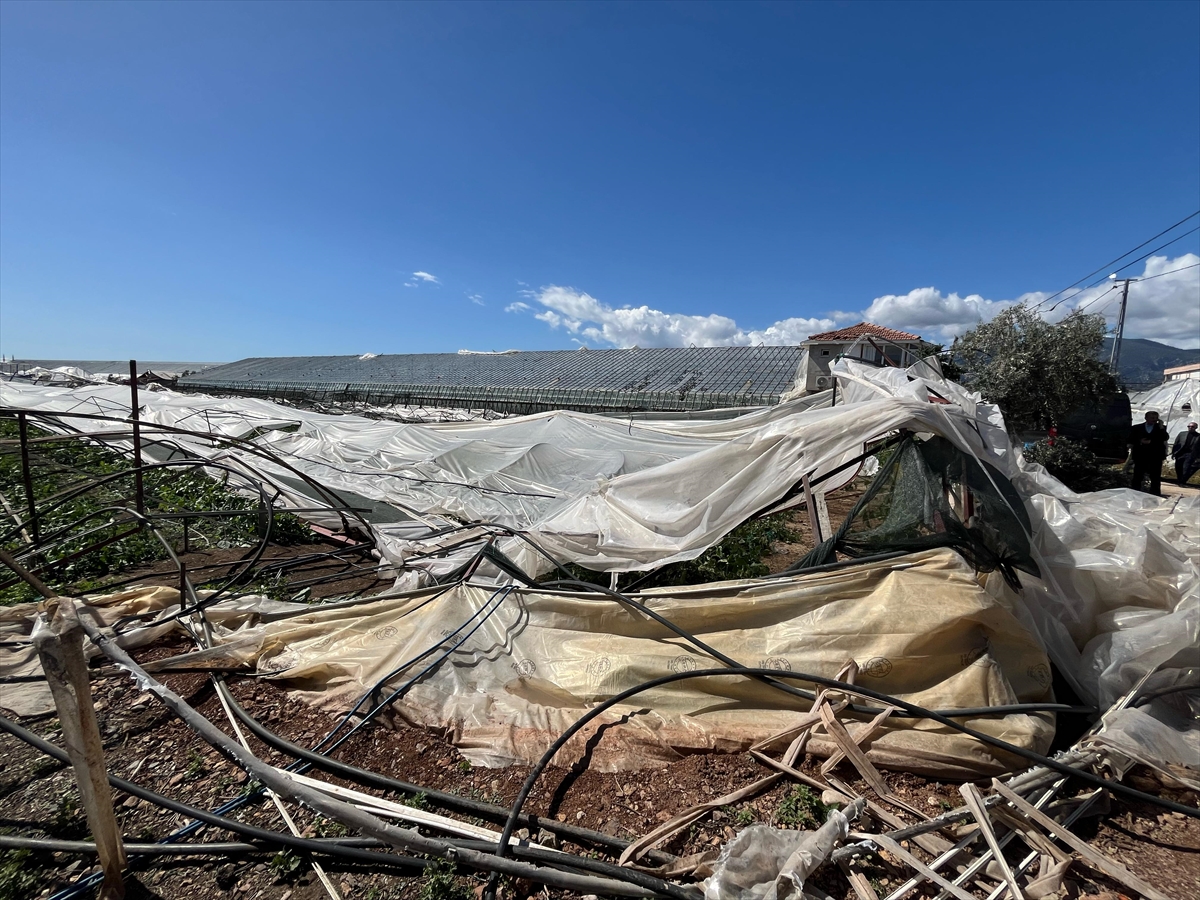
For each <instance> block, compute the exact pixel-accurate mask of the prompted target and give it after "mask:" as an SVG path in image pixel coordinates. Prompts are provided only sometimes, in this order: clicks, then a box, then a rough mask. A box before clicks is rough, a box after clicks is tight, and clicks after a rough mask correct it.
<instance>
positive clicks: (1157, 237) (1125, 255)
mask: <svg viewBox="0 0 1200 900" xmlns="http://www.w3.org/2000/svg"><path fill="white" fill-rule="evenodd" d="M1196 216H1200V210H1196V212H1194V213H1192V214H1191V215H1190V216H1184V217H1183V218H1182V219H1180V220H1179V221H1178V222H1176V223H1175V224H1174V225H1172V226H1171V227H1170V228H1164V229H1163V230H1162V231H1160V232H1159V233H1158V234H1156V235H1154V237H1151V238H1147V239H1146V240H1144V241H1142V242H1141V243H1140V244H1138V245H1137V246H1136V247H1134V248H1133V249H1132V250H1126V251H1125V252H1124V253H1122V254H1121V255H1120V256H1118V257H1117V258H1116V259H1114V260H1111V261H1110V262H1106V263H1105V264H1104V265H1102V266H1100V268H1098V269H1096V270H1095V271H1092V272H1089V273H1088V274H1086V275H1084V276H1083V277H1082V278H1078V279H1076V280H1075V281H1073V282H1072V283H1071V284H1069V285H1067V286H1066V287H1065V288H1063V289H1062V290H1061V291H1056V292H1055V293H1053V294H1051V295H1050V296H1049V297H1046V298H1044V299H1042V300H1039V301H1038V302H1037V303H1035V304H1034V305H1033V306H1032V307H1030V309H1037V308H1038V307H1039V306H1041V305H1043V304H1045V303H1049V302H1050V301H1051V300H1053V299H1054V298H1055V297H1057V296H1059V295H1060V294H1065V293H1066V292H1067V291H1069V290H1070V289H1071V288H1073V287H1075V286H1076V285H1078V284H1079V282H1081V281H1087V280H1088V279H1089V278H1091V277H1092V276H1093V275H1096V274H1098V273H1100V272H1103V271H1105V270H1106V269H1111V267H1112V266H1113V265H1114V264H1116V263H1118V262H1120V261H1121V260H1123V259H1124V258H1125V257H1127V256H1128V255H1129V254H1130V253H1136V252H1137V251H1139V250H1141V249H1142V248H1143V247H1145V246H1146V245H1147V244H1149V243H1150V242H1151V241H1156V240H1158V239H1159V238H1160V237H1162V236H1163V235H1164V234H1166V233H1167V232H1168V231H1171V230H1173V229H1175V228H1178V227H1179V226H1180V225H1182V224H1183V223H1184V222H1186V221H1188V220H1189V219H1194V218H1195V217H1196ZM1195 230H1196V229H1194V228H1193V229H1192V231H1195ZM1188 234H1191V232H1190V231H1189V232H1188ZM1180 237H1186V235H1180ZM1176 240H1178V238H1177V239H1176ZM1163 246H1164V247H1165V246H1167V245H1166V244H1164V245H1163ZM1158 249H1160V250H1161V249H1162V247H1160V248H1158ZM1151 252H1152V253H1153V252H1155V251H1151ZM1148 255H1149V254H1147V256H1148ZM1145 258H1146V257H1145V256H1143V257H1142V259H1145ZM1134 262H1138V260H1134ZM1128 265H1133V263H1129V264H1128ZM1121 268H1126V266H1122V267H1121ZM1118 271H1120V270H1119V269H1118ZM1101 281H1103V279H1101ZM1099 283H1100V282H1096V284H1099ZM1094 286H1095V285H1089V286H1088V287H1094ZM1082 290H1087V288H1082ZM1060 302H1061V301H1060Z"/></svg>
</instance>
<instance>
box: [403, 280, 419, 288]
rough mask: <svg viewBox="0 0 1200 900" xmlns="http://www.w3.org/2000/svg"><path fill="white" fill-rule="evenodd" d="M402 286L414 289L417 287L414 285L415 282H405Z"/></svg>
mask: <svg viewBox="0 0 1200 900" xmlns="http://www.w3.org/2000/svg"><path fill="white" fill-rule="evenodd" d="M404 286H405V287H416V286H417V285H416V282H413V281H406V282H404Z"/></svg>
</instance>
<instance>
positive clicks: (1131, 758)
mask: <svg viewBox="0 0 1200 900" xmlns="http://www.w3.org/2000/svg"><path fill="white" fill-rule="evenodd" d="M1195 690H1200V686H1197V687H1196V688H1195ZM1188 724H1189V723H1188V721H1187V719H1186V718H1184V717H1183V716H1181V715H1180V714H1179V713H1177V712H1174V711H1172V710H1171V709H1170V707H1168V706H1167V705H1166V704H1165V703H1163V702H1162V701H1161V700H1159V701H1154V702H1152V703H1151V704H1150V707H1149V709H1147V708H1141V707H1129V708H1126V709H1117V710H1113V711H1112V712H1110V713H1108V714H1107V715H1106V716H1105V717H1104V728H1103V729H1102V730H1101V731H1100V732H1099V733H1098V734H1095V735H1093V736H1092V737H1090V738H1088V739H1087V740H1086V741H1085V742H1084V746H1087V747H1099V748H1101V749H1103V750H1106V751H1109V759H1110V762H1112V763H1114V768H1116V769H1117V774H1118V776H1120V777H1124V775H1125V772H1126V771H1127V770H1128V769H1129V768H1130V767H1131V765H1132V763H1135V762H1136V763H1141V764H1142V765H1145V766H1149V767H1150V768H1152V769H1157V770H1158V771H1159V772H1162V773H1164V774H1166V775H1168V776H1170V777H1171V778H1173V779H1175V780H1176V781H1178V782H1181V783H1182V784H1184V785H1185V786H1186V787H1189V788H1191V789H1192V790H1194V791H1200V731H1197V730H1196V729H1194V728H1188ZM1112 751H1115V752H1116V753H1117V754H1119V755H1120V756H1124V757H1127V760H1128V761H1122V760H1119V759H1117V760H1113V759H1112V756H1111V752H1112Z"/></svg>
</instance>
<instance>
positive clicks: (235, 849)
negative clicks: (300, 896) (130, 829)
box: [0, 834, 382, 856]
mask: <svg viewBox="0 0 1200 900" xmlns="http://www.w3.org/2000/svg"><path fill="white" fill-rule="evenodd" d="M311 840H313V841H315V842H317V843H319V844H326V845H330V844H337V845H339V846H343V847H354V846H361V847H379V846H382V845H381V844H380V843H379V841H377V840H375V839H374V838H311ZM122 843H123V844H124V846H125V852H127V853H129V854H130V855H134V856H229V855H232V854H235V853H276V852H278V850H279V845H278V844H276V843H270V844H265V843H260V844H247V843H245V842H243V841H211V842H207V843H204V842H201V843H185V844H142V843H138V842H136V841H133V842H131V841H123V842H122ZM0 848H3V849H9V850H33V851H34V852H35V853H75V854H84V855H88V856H94V855H96V854H98V853H99V852H100V851H99V849H98V848H97V847H96V845H95V844H93V843H92V842H91V841H62V840H58V839H57V838H42V837H26V836H24V835H19V834H0ZM317 852H323V851H317Z"/></svg>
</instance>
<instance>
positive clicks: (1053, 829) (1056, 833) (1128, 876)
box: [992, 778, 1170, 900]
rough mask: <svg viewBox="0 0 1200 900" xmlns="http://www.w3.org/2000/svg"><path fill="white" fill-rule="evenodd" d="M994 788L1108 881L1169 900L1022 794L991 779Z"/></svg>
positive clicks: (1150, 898)
mask: <svg viewBox="0 0 1200 900" xmlns="http://www.w3.org/2000/svg"><path fill="white" fill-rule="evenodd" d="M992 787H993V788H994V789H995V791H996V793H998V794H999V795H1000V796H1001V797H1003V798H1004V799H1005V800H1007V801H1008V802H1009V803H1011V804H1012V805H1013V807H1014V808H1015V809H1016V810H1017V811H1018V812H1019V813H1021V814H1022V815H1024V816H1025V817H1026V818H1028V819H1030V820H1031V821H1032V822H1036V823H1037V824H1038V825H1041V826H1042V828H1044V829H1046V831H1047V832H1049V834H1050V836H1051V837H1057V838H1058V839H1059V840H1060V841H1062V842H1063V843H1064V844H1066V845H1067V846H1068V847H1070V848H1071V849H1072V850H1074V851H1075V852H1076V853H1078V854H1079V855H1080V856H1081V857H1082V858H1083V861H1084V862H1086V863H1087V864H1088V865H1090V866H1091V867H1092V868H1094V869H1096V870H1098V871H1100V872H1103V873H1104V874H1105V875H1107V876H1108V877H1109V878H1111V879H1113V881H1118V882H1120V883H1121V884H1123V885H1124V886H1125V887H1127V888H1129V889H1130V890H1133V891H1137V892H1138V893H1139V894H1141V895H1142V896H1143V897H1145V898H1146V900H1170V898H1169V897H1168V896H1167V895H1166V894H1164V893H1162V892H1161V891H1159V890H1157V889H1155V888H1154V887H1152V886H1150V885H1148V884H1146V882H1144V881H1142V879H1140V878H1138V877H1137V876H1136V875H1134V874H1133V873H1132V872H1130V871H1129V870H1128V869H1126V868H1125V867H1124V866H1123V865H1121V864H1120V863H1119V862H1117V861H1116V860H1114V859H1109V858H1108V857H1107V856H1105V855H1104V854H1103V853H1101V852H1100V851H1099V850H1097V849H1096V848H1095V847H1093V846H1092V845H1091V844H1089V843H1088V842H1087V841H1084V840H1081V839H1080V838H1078V837H1076V836H1075V835H1074V834H1072V833H1071V832H1070V831H1068V830H1067V828H1066V827H1065V826H1064V825H1062V824H1060V823H1058V822H1055V821H1054V820H1053V819H1052V818H1050V817H1049V816H1048V815H1046V814H1045V813H1044V812H1042V811H1041V810H1040V809H1038V808H1037V807H1035V806H1034V805H1033V804H1031V803H1029V802H1027V801H1026V800H1023V799H1022V798H1021V796H1020V795H1019V794H1016V793H1014V792H1013V791H1011V790H1010V789H1009V788H1007V787H1005V786H1004V785H1003V784H1001V783H1000V782H999V781H998V780H997V779H995V778H993V779H992Z"/></svg>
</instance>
